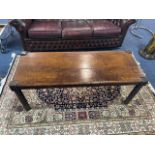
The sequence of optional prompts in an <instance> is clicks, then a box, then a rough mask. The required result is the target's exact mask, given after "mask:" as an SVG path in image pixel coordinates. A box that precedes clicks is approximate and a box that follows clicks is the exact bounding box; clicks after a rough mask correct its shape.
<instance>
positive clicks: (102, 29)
mask: <svg viewBox="0 0 155 155" xmlns="http://www.w3.org/2000/svg"><path fill="white" fill-rule="evenodd" d="M88 23H89V24H90V25H91V27H92V29H93V36H95V37H97V36H101V37H114V36H118V35H120V34H121V28H120V27H119V26H116V25H115V24H113V23H112V22H110V21H108V20H103V19H98V20H90V21H88Z"/></svg>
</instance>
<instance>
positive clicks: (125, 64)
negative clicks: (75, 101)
mask: <svg viewBox="0 0 155 155" xmlns="http://www.w3.org/2000/svg"><path fill="white" fill-rule="evenodd" d="M146 83H147V80H146V78H145V74H144V73H143V71H142V69H141V68H140V66H139V65H138V64H137V63H136V61H135V59H134V57H133V55H132V53H131V52H129V51H93V52H92V51H89V52H40V53H39V52H38V53H28V54H27V55H25V56H21V57H20V60H19V63H18V66H17V69H16V72H15V75H14V77H13V80H12V81H11V82H10V88H11V90H13V91H14V92H15V93H16V95H17V97H18V98H19V100H20V101H21V103H22V105H23V107H24V108H25V110H27V111H28V110H30V109H31V107H30V106H29V104H28V102H27V100H26V98H25V96H24V94H23V93H22V89H39V88H54V87H57V88H64V87H82V86H84V87H85V86H101V85H135V87H134V89H133V90H132V91H131V93H130V94H129V96H128V97H127V98H126V99H125V101H124V104H128V103H129V102H130V101H131V100H132V98H133V97H134V96H135V95H136V94H137V93H138V91H139V90H140V88H141V87H142V86H143V85H145V84H146Z"/></svg>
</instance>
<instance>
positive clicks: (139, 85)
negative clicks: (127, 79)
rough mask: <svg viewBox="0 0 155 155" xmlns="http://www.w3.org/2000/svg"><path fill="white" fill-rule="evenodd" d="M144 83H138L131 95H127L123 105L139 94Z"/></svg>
mask: <svg viewBox="0 0 155 155" xmlns="http://www.w3.org/2000/svg"><path fill="white" fill-rule="evenodd" d="M144 85H145V83H139V84H137V85H136V86H135V87H134V88H133V90H132V91H131V93H130V94H129V95H128V97H127V98H126V99H125V101H124V104H128V103H129V102H130V101H131V100H132V99H133V98H134V96H135V95H136V94H137V93H138V92H139V90H140V89H141V88H142V86H144Z"/></svg>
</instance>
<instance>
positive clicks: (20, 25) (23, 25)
mask: <svg viewBox="0 0 155 155" xmlns="http://www.w3.org/2000/svg"><path fill="white" fill-rule="evenodd" d="M31 23H32V19H14V20H11V21H10V22H9V24H10V25H11V26H13V27H15V29H16V30H17V31H18V32H19V33H20V35H21V36H24V37H26V35H27V30H28V28H29V26H30V25H31Z"/></svg>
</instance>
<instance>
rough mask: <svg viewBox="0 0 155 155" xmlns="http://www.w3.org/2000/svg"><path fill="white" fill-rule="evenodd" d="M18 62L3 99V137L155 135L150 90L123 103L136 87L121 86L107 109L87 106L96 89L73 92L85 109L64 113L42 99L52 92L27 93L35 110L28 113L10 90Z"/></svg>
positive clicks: (0, 130)
mask: <svg viewBox="0 0 155 155" xmlns="http://www.w3.org/2000/svg"><path fill="white" fill-rule="evenodd" d="M18 60H19V56H18V57H17V58H16V61H15V63H14V66H13V68H12V71H11V73H10V76H9V78H8V81H7V84H6V86H5V89H4V91H3V94H2V96H1V98H0V134H155V96H154V94H153V93H152V91H151V90H150V88H149V87H148V86H145V87H143V88H142V89H141V90H140V92H139V93H138V94H137V95H136V96H135V98H134V99H133V100H132V102H130V104H128V105H124V104H123V100H124V99H125V98H126V96H127V95H128V94H129V92H130V91H131V89H132V86H121V87H120V90H119V91H120V93H116V94H114V97H113V98H112V100H106V106H83V105H84V101H85V100H86V99H87V95H88V94H89V93H90V92H91V91H92V90H93V91H94V92H95V93H96V90H95V89H92V88H89V89H88V88H74V89H70V91H71V92H72V93H71V94H72V95H73V94H74V95H73V96H72V95H70V96H72V97H74V101H76V100H77V98H78V96H80V98H78V102H79V101H81V103H82V106H80V108H77V107H74V106H73V107H72V108H64V107H63V109H62V108H60V107H59V108H57V109H56V107H55V105H56V104H49V102H48V101H49V100H44V98H42V95H43V97H45V96H46V94H47V95H48V93H47V92H50V91H51V90H50V89H49V90H24V91H23V92H24V94H25V96H26V98H27V99H28V102H29V104H30V106H31V107H32V110H30V111H28V112H26V111H25V110H24V109H23V107H22V105H21V103H20V102H19V100H18V99H17V97H16V96H15V94H14V92H12V91H11V90H10V89H9V87H8V84H9V81H10V80H11V79H12V77H13V75H14V72H15V70H16V67H17V64H18ZM118 88H119V87H118ZM68 89H69V88H67V90H65V91H67V92H68V91H69V90H68ZM86 90H87V91H86ZM90 90H91V91H90ZM102 90H103V88H102ZM57 91H58V90H57ZM119 91H118V92H119ZM43 92H44V93H43ZM101 93H102V91H99V92H98V94H99V95H100V94H101ZM70 96H69V97H70ZM83 96H85V98H83ZM47 97H48V96H47ZM45 98H46V97H45ZM51 99H52V97H51V98H50V103H51V101H53V100H51ZM95 99H96V98H95ZM67 101H68V100H66V105H67ZM97 101H98V100H97ZM97 101H96V103H98V102H97ZM53 102H54V101H53ZM93 103H95V102H93ZM101 103H102V102H101ZM96 105H98V104H96ZM103 105H105V104H103Z"/></svg>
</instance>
